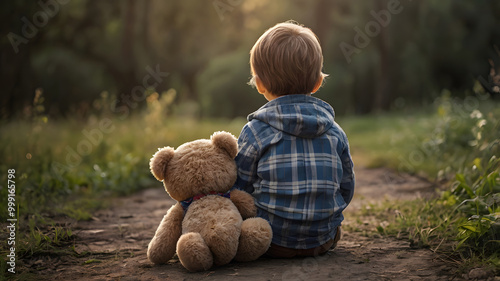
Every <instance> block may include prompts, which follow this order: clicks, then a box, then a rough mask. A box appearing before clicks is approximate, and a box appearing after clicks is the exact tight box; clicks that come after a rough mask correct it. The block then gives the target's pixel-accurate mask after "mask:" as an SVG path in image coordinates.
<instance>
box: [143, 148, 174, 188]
mask: <svg viewBox="0 0 500 281" xmlns="http://www.w3.org/2000/svg"><path fill="white" fill-rule="evenodd" d="M174 153H175V150H174V149H173V148H172V147H164V148H161V149H158V151H157V152H156V153H155V154H154V155H153V157H152V158H151V160H150V161H149V168H150V170H151V173H152V174H153V176H155V178H156V179H157V180H159V181H162V180H164V179H165V172H166V171H167V166H168V163H169V162H170V160H172V158H173V157H174Z"/></svg>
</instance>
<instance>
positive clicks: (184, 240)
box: [177, 232, 213, 272]
mask: <svg viewBox="0 0 500 281" xmlns="http://www.w3.org/2000/svg"><path fill="white" fill-rule="evenodd" d="M177 256H179V260H180V261H181V264H182V265H183V266H184V267H185V268H186V269H187V270H189V271H193V272H195V271H203V270H208V269H209V268H211V267H212V265H213V257H212V253H211V252H210V248H208V246H207V244H206V243H205V240H203V238H202V237H201V235H200V234H199V233H196V232H188V233H186V234H183V235H182V236H181V237H180V238H179V241H177Z"/></svg>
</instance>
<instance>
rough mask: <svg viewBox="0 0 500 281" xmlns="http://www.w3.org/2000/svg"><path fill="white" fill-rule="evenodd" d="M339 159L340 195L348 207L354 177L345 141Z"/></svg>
mask: <svg viewBox="0 0 500 281" xmlns="http://www.w3.org/2000/svg"><path fill="white" fill-rule="evenodd" d="M340 158H341V160H342V181H341V182H340V194H341V195H342V197H343V198H344V201H345V202H346V204H348V205H349V203H350V202H351V200H352V197H353V195H354V184H355V177H354V169H353V167H354V164H353V162H352V159H351V154H350V152H349V143H347V141H346V146H345V149H344V151H343V152H342V155H341V156H340Z"/></svg>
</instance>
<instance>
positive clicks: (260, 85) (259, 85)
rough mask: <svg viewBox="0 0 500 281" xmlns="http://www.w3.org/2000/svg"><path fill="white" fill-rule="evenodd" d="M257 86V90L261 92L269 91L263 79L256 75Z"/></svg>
mask: <svg viewBox="0 0 500 281" xmlns="http://www.w3.org/2000/svg"><path fill="white" fill-rule="evenodd" d="M255 87H257V91H258V92H259V93H260V94H264V93H265V92H267V89H266V87H264V83H262V80H260V78H259V76H255Z"/></svg>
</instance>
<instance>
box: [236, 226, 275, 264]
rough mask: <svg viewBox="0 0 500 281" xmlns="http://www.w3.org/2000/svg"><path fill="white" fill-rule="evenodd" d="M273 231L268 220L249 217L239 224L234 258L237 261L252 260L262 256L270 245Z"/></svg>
mask: <svg viewBox="0 0 500 281" xmlns="http://www.w3.org/2000/svg"><path fill="white" fill-rule="evenodd" d="M272 238H273V231H272V229H271V226H270V225H269V222H267V221H266V220H265V219H262V218H250V219H246V220H244V221H243V224H242V225H241V235H240V244H239V246H238V252H237V254H236V257H235V258H234V259H235V260H237V261H253V260H256V259H258V258H259V257H260V256H262V255H263V254H264V253H265V252H266V251H267V250H268V249H269V246H270V245H271V240H272Z"/></svg>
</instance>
